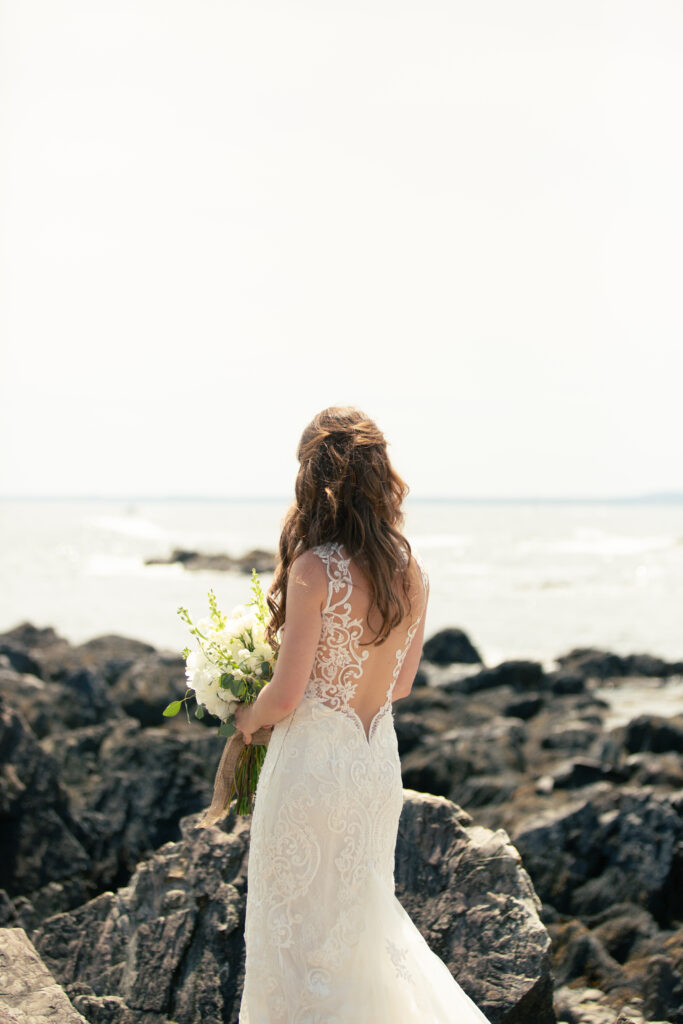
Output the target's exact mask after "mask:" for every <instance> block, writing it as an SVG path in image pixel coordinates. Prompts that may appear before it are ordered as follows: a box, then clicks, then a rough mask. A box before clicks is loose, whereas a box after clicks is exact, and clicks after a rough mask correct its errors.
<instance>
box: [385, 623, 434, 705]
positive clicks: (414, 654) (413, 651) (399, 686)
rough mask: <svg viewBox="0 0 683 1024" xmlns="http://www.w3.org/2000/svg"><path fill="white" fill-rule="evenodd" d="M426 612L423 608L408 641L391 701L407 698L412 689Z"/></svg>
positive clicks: (420, 650)
mask: <svg viewBox="0 0 683 1024" xmlns="http://www.w3.org/2000/svg"><path fill="white" fill-rule="evenodd" d="M426 611H427V609H426V608H425V611H424V612H423V613H422V618H421V620H420V624H419V626H418V627H417V629H416V631H415V636H414V637H413V639H412V640H411V641H410V647H409V648H408V653H407V654H406V656H405V659H404V661H403V664H402V665H401V671H400V672H399V674H398V679H397V680H396V685H395V686H394V690H393V693H392V695H391V699H392V700H400V699H401V697H407V696H408V694H409V693H410V691H411V690H412V688H413V682H414V680H415V675H416V673H417V667H418V665H419V664H420V658H421V657H422V645H423V644H424V638H425V613H426Z"/></svg>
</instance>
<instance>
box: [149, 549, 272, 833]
mask: <svg viewBox="0 0 683 1024" xmlns="http://www.w3.org/2000/svg"><path fill="white" fill-rule="evenodd" d="M251 589H252V593H253V597H252V599H251V600H250V601H248V602H247V604H246V605H238V606H237V607H236V608H233V610H232V612H231V614H230V616H226V615H224V614H223V612H221V610H220V609H219V607H218V604H217V602H216V595H215V594H214V592H213V590H209V608H210V612H211V614H210V616H209V617H208V618H205V619H201V620H200V621H199V622H197V624H196V625H195V624H194V623H193V622H192V619H191V618H190V614H189V612H188V610H187V608H183V607H182V606H181V607H180V608H178V614H179V615H180V616H181V618H182V619H183V620H184V621H185V622H187V624H188V626H189V627H190V633H191V634H192V635H193V636H194V637H195V639H196V646H195V648H194V649H190V648H189V647H186V648H185V649H184V650H183V652H182V653H183V657H184V658H185V675H186V677H187V680H188V688H187V690H186V692H185V696H184V697H183V699H182V700H174V701H171V703H170V704H169V705H168V706H167V707H166V708H164V711H163V714H164V715H166V717H172V716H173V715H177V714H178V712H179V711H180V709H181V707H182V706H183V704H184V703H185V702H186V701H188V700H190V699H191V696H192V694H194V697H195V700H196V702H197V706H196V708H195V712H194V713H195V716H196V717H197V718H203V717H204V715H205V713H206V712H207V711H208V712H209V714H212V715H215V717H216V718H218V719H219V720H220V725H219V728H218V735H219V736H227V737H228V741H227V743H226V745H225V748H224V750H223V755H222V757H221V761H220V764H219V766H218V771H217V773H216V780H215V783H214V796H213V800H212V803H211V806H210V807H209V809H208V810H207V812H206V814H205V816H204V818H203V819H202V821H201V823H200V824H199V825H198V826H197V827H198V828H208V827H209V825H212V824H213V823H214V822H215V821H217V820H218V819H219V818H221V817H222V816H223V814H225V813H226V811H227V810H228V809H229V805H230V802H231V800H232V797H233V795H235V794H237V813H238V814H250V813H251V811H252V808H253V798H254V795H255V793H256V786H257V784H258V776H259V773H260V771H261V765H262V764H263V760H264V758H265V755H266V747H267V745H268V740H269V739H270V730H269V729H266V728H263V729H259V730H258V731H257V732H256V733H255V734H254V737H253V740H252V742H251V743H249V744H247V745H245V743H244V737H243V736H242V734H241V733H240V732H236V731H235V723H234V721H233V720H232V718H233V715H234V712H235V708H236V707H237V706H238V704H240V703H245V704H252V703H253V702H254V701H255V700H256V698H257V696H258V694H259V691H260V690H261V689H262V688H263V687H264V686H265V685H266V684H267V683H268V681H269V680H270V679H272V677H273V671H274V668H275V662H276V660H277V651H275V650H273V648H272V647H271V645H270V644H269V643H268V641H267V640H266V636H265V633H266V626H267V624H268V614H269V613H268V605H267V604H266V599H265V596H264V594H263V589H262V587H261V581H260V580H259V577H258V573H257V572H256V570H255V569H254V570H252V574H251ZM185 711H186V713H187V707H186V708H185ZM189 720H190V719H189V714H188V722H189Z"/></svg>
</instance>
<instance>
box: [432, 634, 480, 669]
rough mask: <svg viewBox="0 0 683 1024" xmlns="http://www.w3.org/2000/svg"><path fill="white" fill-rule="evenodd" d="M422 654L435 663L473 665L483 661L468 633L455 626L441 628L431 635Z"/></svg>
mask: <svg viewBox="0 0 683 1024" xmlns="http://www.w3.org/2000/svg"><path fill="white" fill-rule="evenodd" d="M422 656H423V658H424V659H425V661H431V662H432V663H433V664H434V665H453V664H464V665H473V664H477V663H481V660H482V659H481V655H480V654H479V651H478V650H477V648H476V647H475V646H474V644H473V643H472V641H471V640H470V638H469V637H468V635H467V633H465V632H464V631H463V630H462V629H457V628H456V627H454V626H451V627H449V628H447V629H440V630H439V631H438V633H435V634H434V635H433V636H430V638H429V639H428V640H426V641H425V644H424V646H423V649H422Z"/></svg>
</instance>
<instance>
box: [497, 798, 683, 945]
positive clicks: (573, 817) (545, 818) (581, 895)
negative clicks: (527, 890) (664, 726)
mask: <svg viewBox="0 0 683 1024" xmlns="http://www.w3.org/2000/svg"><path fill="white" fill-rule="evenodd" d="M682 811H683V795H682V794H680V793H673V794H667V793H660V792H656V791H653V790H651V789H641V788H638V787H632V786H628V785H626V786H622V787H616V786H613V785H611V784H610V783H607V782H597V783H594V784H593V785H592V786H588V787H587V788H586V789H585V790H584V791H583V796H581V797H580V798H578V799H575V800H570V801H568V802H566V803H563V804H561V805H559V806H556V807H553V808H551V809H549V810H548V811H546V812H542V813H540V814H535V815H532V816H531V817H530V818H527V819H524V820H522V821H521V822H519V823H518V825H517V826H516V827H515V828H513V829H512V839H513V842H514V843H515V845H516V846H517V847H518V849H519V851H520V853H521V855H522V858H523V861H524V866H525V867H526V869H527V870H528V872H529V874H530V875H531V878H532V879H533V882H534V886H535V888H536V891H537V892H538V894H539V896H540V898H541V899H542V900H543V902H544V903H550V904H552V905H553V906H554V907H556V908H557V909H558V910H560V911H561V912H563V913H568V914H572V915H575V916H577V917H580V916H582V915H586V914H594V913H598V912H600V911H602V910H605V909H607V908H609V907H610V906H612V905H613V904H614V903H617V902H631V903H636V904H638V905H639V906H641V907H644V908H645V909H646V910H648V911H649V912H650V913H651V914H652V915H653V917H654V918H655V919H656V920H657V922H658V923H659V925H660V927H665V926H668V925H670V924H671V923H674V922H680V921H682V920H683V884H682V883H683V816H682Z"/></svg>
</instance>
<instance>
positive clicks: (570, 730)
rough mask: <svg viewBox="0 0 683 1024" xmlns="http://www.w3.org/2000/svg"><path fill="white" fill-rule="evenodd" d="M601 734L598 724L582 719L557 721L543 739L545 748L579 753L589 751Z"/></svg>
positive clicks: (542, 743)
mask: <svg viewBox="0 0 683 1024" xmlns="http://www.w3.org/2000/svg"><path fill="white" fill-rule="evenodd" d="M599 736H600V728H599V726H598V725H592V724H590V723H589V722H586V721H584V720H582V719H574V720H571V719H569V720H567V721H565V722H557V724H555V725H554V726H553V727H552V729H551V730H550V732H548V734H547V735H545V736H543V738H542V739H541V746H542V747H543V748H544V749H545V750H553V751H554V750H559V751H562V752H563V753H566V754H578V753H582V752H586V751H589V750H590V749H591V747H592V746H593V744H594V742H595V740H596V739H598V738H599Z"/></svg>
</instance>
